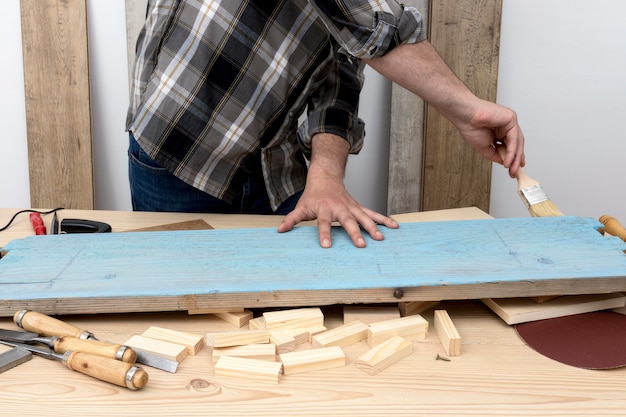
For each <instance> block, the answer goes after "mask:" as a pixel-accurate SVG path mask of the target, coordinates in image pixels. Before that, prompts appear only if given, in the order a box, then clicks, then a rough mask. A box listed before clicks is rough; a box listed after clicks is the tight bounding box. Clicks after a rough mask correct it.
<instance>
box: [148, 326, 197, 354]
mask: <svg viewBox="0 0 626 417" xmlns="http://www.w3.org/2000/svg"><path fill="white" fill-rule="evenodd" d="M142 336H145V337H150V338H152V339H157V340H163V341H166V342H172V343H177V344H179V345H185V346H186V347H187V353H188V354H189V355H191V356H193V355H195V354H196V353H198V352H200V350H201V349H202V348H203V347H204V336H202V335H197V334H193V333H187V332H180V331H177V330H171V329H164V328H162V327H156V326H151V327H149V328H148V330H146V331H145V332H143V334H142Z"/></svg>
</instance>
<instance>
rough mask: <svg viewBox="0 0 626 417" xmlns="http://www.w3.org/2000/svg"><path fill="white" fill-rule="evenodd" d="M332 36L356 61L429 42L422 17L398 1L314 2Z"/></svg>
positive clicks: (323, 0)
mask: <svg viewBox="0 0 626 417" xmlns="http://www.w3.org/2000/svg"><path fill="white" fill-rule="evenodd" d="M310 3H311V4H312V5H313V6H314V7H315V8H316V9H317V12H318V14H319V15H320V18H321V19H322V20H323V21H324V23H325V24H326V27H327V28H328V30H329V32H330V33H331V35H332V36H333V37H334V38H335V39H336V40H337V42H339V43H340V44H341V46H342V47H343V49H344V50H345V52H346V53H348V54H349V55H351V56H354V57H356V58H365V59H367V58H374V57H378V56H383V55H385V54H386V53H387V52H389V51H390V50H392V49H393V48H395V47H396V46H397V45H399V44H402V43H417V42H421V41H423V40H425V39H426V30H425V27H424V24H423V19H422V15H421V14H420V12H419V11H418V10H417V9H416V8H414V7H405V6H403V5H402V4H400V3H398V2H396V1H393V0H392V1H366V0H310Z"/></svg>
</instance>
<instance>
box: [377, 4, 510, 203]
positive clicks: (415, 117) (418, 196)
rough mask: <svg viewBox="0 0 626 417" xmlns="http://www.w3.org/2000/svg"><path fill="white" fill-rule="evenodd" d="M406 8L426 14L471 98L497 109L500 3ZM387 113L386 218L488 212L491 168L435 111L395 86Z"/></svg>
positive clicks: (435, 43)
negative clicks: (450, 210) (424, 213)
mask: <svg viewBox="0 0 626 417" xmlns="http://www.w3.org/2000/svg"><path fill="white" fill-rule="evenodd" d="M406 4H407V5H412V6H416V7H419V8H420V10H428V14H429V16H428V19H427V20H428V31H429V39H430V42H431V43H432V44H433V46H434V47H435V48H436V49H437V51H438V52H439V53H440V54H441V56H442V58H443V59H444V61H446V63H447V64H448V65H449V66H450V67H451V68H452V70H453V71H454V72H455V74H457V76H458V77H459V78H460V79H461V80H463V81H464V82H465V83H466V85H468V87H469V88H470V89H471V90H472V91H473V92H474V93H475V94H477V95H478V96H479V97H482V98H485V99H487V100H491V101H494V100H495V98H496V87H497V76H498V74H497V69H498V56H499V38H500V16H501V9H502V2H501V0H484V1H477V0H461V1H455V2H445V1H442V0H430V1H416V0H413V1H409V2H406ZM424 13H427V12H426V11H425V12H424ZM391 108H392V112H391V132H390V139H391V142H390V160H389V188H388V202H387V211H388V212H389V213H391V214H395V213H406V212H412V211H422V210H423V211H427V210H437V209H444V208H458V207H470V206H476V207H479V208H481V209H482V210H484V211H488V210H489V195H490V188H491V163H490V162H488V161H486V160H484V159H483V158H482V157H481V156H479V155H478V154H477V153H476V152H475V151H474V150H473V149H472V148H470V147H469V146H468V145H466V144H465V142H464V141H462V140H461V139H460V136H459V134H458V133H457V131H456V129H454V127H453V126H452V125H451V124H450V123H449V122H448V121H447V120H445V119H444V118H443V117H442V116H441V115H440V114H439V113H438V112H436V111H435V110H434V109H432V107H430V106H429V105H427V104H426V105H425V104H424V102H423V101H422V100H421V99H419V98H416V97H415V96H413V95H412V94H410V93H408V92H407V91H406V90H404V89H403V88H402V87H399V86H397V85H394V86H393V87H392V104H391Z"/></svg>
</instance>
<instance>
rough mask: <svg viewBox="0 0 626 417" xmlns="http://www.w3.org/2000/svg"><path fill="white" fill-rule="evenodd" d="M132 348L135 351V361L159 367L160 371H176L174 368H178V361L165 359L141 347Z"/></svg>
mask: <svg viewBox="0 0 626 417" xmlns="http://www.w3.org/2000/svg"><path fill="white" fill-rule="evenodd" d="M133 349H135V352H137V363H141V364H142V365H147V366H151V367H153V368H156V369H161V370H162V371H166V372H170V373H176V370H177V369H178V362H176V361H175V360H172V359H167V358H164V357H162V356H158V355H155V354H153V353H150V352H146V351H144V350H141V349H137V348H133Z"/></svg>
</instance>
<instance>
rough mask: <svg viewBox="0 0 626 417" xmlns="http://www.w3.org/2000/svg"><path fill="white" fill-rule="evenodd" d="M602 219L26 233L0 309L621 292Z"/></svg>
mask: <svg viewBox="0 0 626 417" xmlns="http://www.w3.org/2000/svg"><path fill="white" fill-rule="evenodd" d="M600 226H601V224H600V223H599V222H598V221H597V220H594V219H588V218H581V217H567V216H562V217H537V218H521V219H492V220H470V221H450V222H421V223H406V224H403V225H402V226H401V227H400V228H399V229H395V230H386V231H385V233H386V234H385V240H383V241H380V242H377V241H372V240H371V239H370V238H366V240H367V244H368V247H367V248H366V249H359V248H355V247H354V245H353V244H352V242H351V240H350V239H349V237H348V236H347V234H346V233H345V231H343V229H340V228H334V229H333V231H332V233H333V239H334V240H333V247H332V248H331V249H323V248H321V247H320V246H319V237H318V232H317V228H316V227H314V226H305V227H298V228H296V229H294V230H293V231H291V232H288V233H284V234H279V233H277V232H276V229H275V228H267V229H236V230H235V229H233V230H198V231H180V232H179V231H172V232H151V233H103V234H98V235H95V234H82V235H79V234H73V235H72V234H68V235H46V236H29V237H26V238H24V239H17V240H13V241H11V242H10V243H9V244H8V245H6V246H5V247H4V248H3V250H5V251H6V255H5V256H4V257H3V258H2V259H0V286H1V287H2V299H1V300H0V314H2V315H4V316H12V315H13V314H14V313H15V311H17V310H20V309H30V310H35V311H39V312H42V313H44V314H73V313H87V314H89V313H94V314H95V313H100V312H111V313H112V312H131V311H174V310H182V311H185V310H188V309H189V305H193V306H195V307H197V308H203V307H207V308H208V307H213V308H221V307H241V306H247V307H249V308H257V307H259V308H260V307H279V306H314V305H318V306H319V305H331V304H353V303H375V302H376V303H384V302H394V301H395V302H398V301H419V300H442V299H446V300H448V299H450V300H453V299H480V298H504V297H520V296H523V297H528V296H537V295H547V294H563V295H566V294H593V293H610V292H618V291H623V290H625V289H626V254H625V253H624V250H626V242H624V241H622V240H621V239H618V238H615V237H610V238H606V237H604V236H602V235H601V234H600V233H598V231H597V228H599V227H600ZM259 242H263V244H262V245H259ZM398 297H400V298H398Z"/></svg>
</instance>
